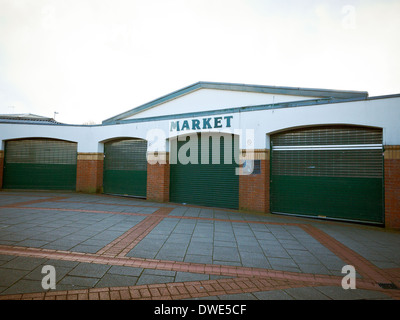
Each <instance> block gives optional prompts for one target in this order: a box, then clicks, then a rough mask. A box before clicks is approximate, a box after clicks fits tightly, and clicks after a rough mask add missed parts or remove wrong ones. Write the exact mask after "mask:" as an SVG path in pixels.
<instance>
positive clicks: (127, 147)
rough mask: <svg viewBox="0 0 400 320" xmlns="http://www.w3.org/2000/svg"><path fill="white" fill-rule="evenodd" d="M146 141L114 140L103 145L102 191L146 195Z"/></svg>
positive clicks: (138, 195)
mask: <svg viewBox="0 0 400 320" xmlns="http://www.w3.org/2000/svg"><path fill="white" fill-rule="evenodd" d="M146 157H147V141H145V140H139V139H125V140H116V141H111V142H108V143H105V145H104V172H103V191H104V193H108V194H119V195H129V196H137V197H146V186H147V158H146Z"/></svg>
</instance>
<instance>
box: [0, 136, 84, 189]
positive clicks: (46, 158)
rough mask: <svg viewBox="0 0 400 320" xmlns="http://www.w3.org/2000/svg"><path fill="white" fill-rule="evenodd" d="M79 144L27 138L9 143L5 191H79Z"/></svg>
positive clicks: (5, 159)
mask: <svg viewBox="0 0 400 320" xmlns="http://www.w3.org/2000/svg"><path fill="white" fill-rule="evenodd" d="M76 162H77V143H75V142H70V141H64V140H56V139H48V138H27V139H16V140H8V141H6V142H5V156H4V177H3V188H4V189H41V190H75V188H76Z"/></svg>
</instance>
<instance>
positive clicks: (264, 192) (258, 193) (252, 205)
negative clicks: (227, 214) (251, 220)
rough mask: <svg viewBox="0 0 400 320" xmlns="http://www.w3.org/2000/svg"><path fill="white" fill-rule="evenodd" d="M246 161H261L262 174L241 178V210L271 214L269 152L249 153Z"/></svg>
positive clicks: (256, 151) (241, 176) (255, 151)
mask: <svg viewBox="0 0 400 320" xmlns="http://www.w3.org/2000/svg"><path fill="white" fill-rule="evenodd" d="M242 151H245V150H242ZM244 159H248V160H260V162H261V172H260V173H259V174H250V175H240V176H239V209H241V210H248V211H256V212H265V213H266V212H269V150H254V152H253V151H249V152H247V153H246V156H245V157H244Z"/></svg>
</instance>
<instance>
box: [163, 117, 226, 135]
mask: <svg viewBox="0 0 400 320" xmlns="http://www.w3.org/2000/svg"><path fill="white" fill-rule="evenodd" d="M232 118H233V116H221V117H207V118H201V119H191V120H175V121H170V123H169V131H170V132H178V131H185V130H207V129H221V128H230V127H231V126H232V121H231V120H232Z"/></svg>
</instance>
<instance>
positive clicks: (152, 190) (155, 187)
mask: <svg viewBox="0 0 400 320" xmlns="http://www.w3.org/2000/svg"><path fill="white" fill-rule="evenodd" d="M169 177H170V175H169V163H166V164H160V163H156V164H150V163H147V200H150V201H156V202H168V201H169Z"/></svg>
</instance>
